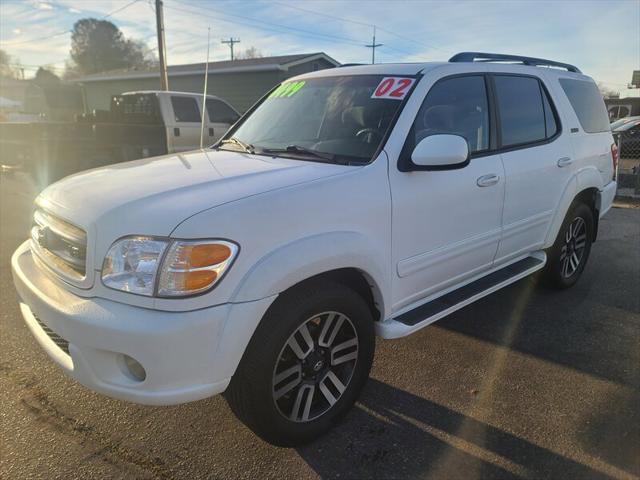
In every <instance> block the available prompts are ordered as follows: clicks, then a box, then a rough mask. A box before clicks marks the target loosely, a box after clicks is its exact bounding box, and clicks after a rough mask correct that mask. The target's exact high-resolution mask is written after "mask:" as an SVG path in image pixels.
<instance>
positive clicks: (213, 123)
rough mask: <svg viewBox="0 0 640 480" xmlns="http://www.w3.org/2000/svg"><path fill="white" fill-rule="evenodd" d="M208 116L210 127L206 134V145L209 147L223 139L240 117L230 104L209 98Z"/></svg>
mask: <svg viewBox="0 0 640 480" xmlns="http://www.w3.org/2000/svg"><path fill="white" fill-rule="evenodd" d="M206 105H207V116H208V120H209V125H208V128H207V131H206V132H205V138H206V141H205V143H207V142H208V144H209V145H211V144H212V143H215V142H217V141H218V140H220V138H222V135H224V134H225V133H226V132H227V130H229V127H231V125H233V124H234V123H236V121H237V120H238V118H239V117H240V115H239V114H238V112H236V111H235V110H234V109H233V108H231V107H230V106H229V105H228V104H226V103H225V102H223V101H222V100H219V99H217V98H207V104H206Z"/></svg>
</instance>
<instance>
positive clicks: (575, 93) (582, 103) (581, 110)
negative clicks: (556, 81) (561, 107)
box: [560, 78, 611, 133]
mask: <svg viewBox="0 0 640 480" xmlns="http://www.w3.org/2000/svg"><path fill="white" fill-rule="evenodd" d="M560 85H561V86H562V89H563V90H564V93H566V94H567V98H568V99H569V102H570V103H571V106H572V107H573V110H574V111H575V112H576V115H577V117H578V121H579V122H580V125H581V126H582V129H583V130H584V131H585V132H587V133H597V132H608V131H609V130H610V129H611V127H610V126H609V116H608V115H607V107H606V106H605V104H604V100H603V99H602V95H601V94H600V91H599V90H598V87H597V86H596V84H595V83H593V82H590V81H585V80H573V79H571V78H561V79H560Z"/></svg>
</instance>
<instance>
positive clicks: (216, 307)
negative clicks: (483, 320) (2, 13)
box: [12, 53, 617, 445]
mask: <svg viewBox="0 0 640 480" xmlns="http://www.w3.org/2000/svg"><path fill="white" fill-rule="evenodd" d="M478 60H482V61H478ZM616 156H617V153H616V149H615V145H614V143H613V141H612V136H611V132H610V129H609V123H608V118H607V111H606V108H605V106H604V103H603V100H602V98H601V96H600V94H599V93H598V89H597V87H596V84H595V83H594V81H593V80H592V79H591V78H589V77H587V76H584V75H582V74H581V73H580V71H579V70H578V69H577V68H575V67H573V66H571V65H566V64H560V63H557V62H552V61H547V60H541V59H533V58H528V57H513V56H505V55H493V54H478V53H463V54H458V55H456V56H455V57H453V58H452V59H451V60H450V61H449V62H442V63H422V64H397V65H367V66H350V67H343V68H336V69H332V70H322V71H319V72H313V73H310V74H307V75H303V76H300V77H296V78H293V79H290V80H287V81H286V82H285V83H283V84H281V85H279V86H278V87H276V88H275V89H274V90H273V91H271V92H270V93H269V94H267V95H266V96H265V97H264V98H263V99H262V100H261V101H259V102H258V103H257V104H256V105H255V106H254V107H253V108H252V109H251V110H250V111H249V112H248V113H247V114H246V115H245V116H244V117H242V118H241V119H240V121H238V122H237V123H236V124H235V125H234V126H233V127H232V128H231V130H230V131H229V132H228V133H227V134H226V135H225V137H223V139H222V140H221V141H220V142H218V144H216V145H214V146H213V147H212V148H210V149H205V150H201V151H195V152H191V153H185V154H181V155H171V156H165V157H161V158H157V159H154V160H149V159H145V160H141V161H134V162H130V163H126V164H119V165H115V166H110V167H105V168H100V169H96V170H91V171H87V172H84V173H80V174H77V175H74V176H71V177H68V178H66V179H64V180H62V181H60V182H58V183H56V184H53V185H51V186H50V187H48V188H47V189H46V190H45V191H43V192H42V193H41V194H40V196H39V197H38V198H37V200H36V208H35V212H34V224H33V229H32V234H31V239H30V240H29V241H27V242H25V243H24V244H23V245H22V246H21V247H20V248H19V249H18V250H17V251H16V252H15V254H14V255H13V258H12V267H13V275H14V281H15V285H16V288H17V290H18V292H19V294H20V298H21V302H22V303H21V305H20V307H21V310H22V314H23V316H24V319H25V322H26V323H27V325H28V326H29V328H30V329H31V331H32V332H33V334H34V335H35V337H36V339H37V340H38V341H39V343H40V344H41V346H42V347H43V348H44V349H45V350H46V351H47V353H48V354H49V355H50V356H51V357H52V358H53V360H54V361H55V362H57V363H58V364H59V365H60V366H61V367H62V368H63V369H64V370H65V371H66V372H67V373H68V374H69V375H71V376H72V377H73V378H75V379H77V380H78V381H79V382H81V383H82V384H84V385H86V386H88V387H89V388H92V389H94V390H96V391H98V392H102V393H104V394H106V395H110V396H112V397H116V398H120V399H124V400H130V401H134V402H139V403H145V404H153V405H167V404H176V403H182V402H189V401H192V400H198V399H201V398H205V397H208V396H211V395H214V394H218V393H222V392H225V396H226V398H227V400H228V402H229V404H230V405H231V407H232V409H233V411H234V412H235V413H236V414H237V415H238V417H240V418H241V419H242V420H243V421H244V422H245V423H246V424H247V425H248V426H249V427H250V428H252V429H253V430H254V431H255V432H256V433H257V434H258V435H260V436H261V437H263V438H264V439H266V440H268V441H270V442H272V443H275V444H279V445H295V444H300V443H303V442H306V441H309V440H311V439H313V438H315V437H317V436H318V435H320V434H321V433H323V432H324V431H326V430H327V429H328V428H330V426H331V425H333V424H334V423H335V422H336V421H337V420H338V419H339V418H340V417H341V416H342V415H344V414H345V412H347V411H348V410H349V408H350V407H351V406H352V405H353V403H354V402H355V400H356V398H357V396H358V394H359V392H360V390H361V389H362V387H363V385H364V383H365V381H366V379H367V376H368V374H369V369H370V367H371V362H372V358H373V353H374V335H375V334H377V335H379V336H380V337H382V338H397V337H402V336H404V335H408V334H410V333H412V332H415V331H417V330H419V329H421V328H424V327H425V326H427V325H429V324H430V323H432V322H434V321H435V320H438V319H439V318H442V317H444V316H446V315H448V314H449V313H451V312H453V311H455V310H457V309H459V308H461V307H463V306H465V305H467V304H469V303H471V302H473V301H475V300H477V299H479V298H481V297H483V296H485V295H487V294H489V293H491V292H494V291H496V290H498V289H500V288H502V287H504V286H505V285H508V284H510V283H513V282H515V281H517V280H518V279H520V278H523V277H525V276H527V275H529V274H531V273H533V272H535V271H537V270H542V272H541V274H542V275H541V277H542V278H543V279H544V280H546V281H547V282H548V283H549V284H550V285H554V286H556V287H560V288H566V287H569V286H571V285H573V284H574V283H575V282H576V281H577V280H578V278H579V277H580V275H581V273H582V271H583V269H584V268H585V264H586V262H587V259H588V257H589V251H590V249H591V245H592V242H593V241H594V240H595V238H596V233H597V227H598V219H599V218H600V217H602V215H604V214H605V213H606V212H607V210H609V208H610V207H611V204H612V200H613V197H614V194H615V190H616V183H615V181H614V178H615V170H616V161H617V158H616Z"/></svg>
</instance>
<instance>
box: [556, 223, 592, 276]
mask: <svg viewBox="0 0 640 480" xmlns="http://www.w3.org/2000/svg"><path fill="white" fill-rule="evenodd" d="M586 246H587V225H586V223H585V221H584V219H583V218H582V217H576V218H574V219H573V221H572V222H571V223H570V224H569V227H568V228H567V232H566V234H565V239H564V244H563V245H562V250H561V251H560V272H561V274H562V276H563V277H564V278H569V277H571V276H572V275H573V274H574V273H575V272H576V271H577V270H578V267H579V266H580V263H581V262H582V258H583V257H584V252H585V248H586Z"/></svg>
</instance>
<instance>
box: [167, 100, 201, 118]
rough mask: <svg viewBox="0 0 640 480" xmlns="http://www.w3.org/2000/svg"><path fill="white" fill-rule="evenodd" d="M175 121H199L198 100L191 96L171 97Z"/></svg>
mask: <svg viewBox="0 0 640 480" xmlns="http://www.w3.org/2000/svg"><path fill="white" fill-rule="evenodd" d="M171 106H172V107H173V115H174V116H175V119H176V122H198V123H199V122H200V112H199V111H198V102H196V99H195V98H192V97H171Z"/></svg>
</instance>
